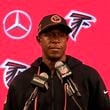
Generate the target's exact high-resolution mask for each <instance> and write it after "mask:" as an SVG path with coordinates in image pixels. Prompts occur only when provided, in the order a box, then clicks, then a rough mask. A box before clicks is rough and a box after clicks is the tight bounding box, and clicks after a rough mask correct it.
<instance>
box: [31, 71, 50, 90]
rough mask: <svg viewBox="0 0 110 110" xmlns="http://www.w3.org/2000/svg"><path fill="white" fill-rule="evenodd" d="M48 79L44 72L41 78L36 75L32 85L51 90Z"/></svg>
mask: <svg viewBox="0 0 110 110" xmlns="http://www.w3.org/2000/svg"><path fill="white" fill-rule="evenodd" d="M48 78H49V77H48V75H47V73H45V72H42V73H41V74H40V75H39V76H38V75H36V74H35V75H34V77H33V79H32V81H31V83H32V84H33V85H35V86H37V87H40V88H42V89H46V90H48V88H49V87H48V84H47V80H48Z"/></svg>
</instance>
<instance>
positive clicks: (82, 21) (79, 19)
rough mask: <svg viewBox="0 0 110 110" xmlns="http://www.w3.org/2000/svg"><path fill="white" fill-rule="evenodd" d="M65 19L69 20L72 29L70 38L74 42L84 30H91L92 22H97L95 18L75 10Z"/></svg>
mask: <svg viewBox="0 0 110 110" xmlns="http://www.w3.org/2000/svg"><path fill="white" fill-rule="evenodd" d="M65 19H69V26H70V27H71V28H72V32H71V33H70V37H71V39H72V40H74V41H76V38H77V36H78V34H79V32H80V30H81V29H82V28H89V27H91V24H90V22H96V18H95V17H94V16H92V15H90V14H87V13H82V12H78V11H73V10H72V11H70V12H69V13H68V14H67V15H66V17H65Z"/></svg>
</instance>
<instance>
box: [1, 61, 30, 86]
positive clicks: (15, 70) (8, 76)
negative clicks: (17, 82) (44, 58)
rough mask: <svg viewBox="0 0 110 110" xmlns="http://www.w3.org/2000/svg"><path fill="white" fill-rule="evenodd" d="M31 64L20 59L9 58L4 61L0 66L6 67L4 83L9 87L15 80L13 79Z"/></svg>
mask: <svg viewBox="0 0 110 110" xmlns="http://www.w3.org/2000/svg"><path fill="white" fill-rule="evenodd" d="M29 67H30V66H29V65H27V64H24V63H21V62H18V61H14V60H10V59H7V60H5V61H4V62H3V64H2V65H1V66H0V68H4V69H5V70H4V76H3V79H4V83H5V86H6V87H7V88H8V87H9V85H10V83H11V82H12V81H13V79H14V78H15V77H16V76H17V75H18V74H20V73H21V72H23V71H24V70H26V69H28V68H29Z"/></svg>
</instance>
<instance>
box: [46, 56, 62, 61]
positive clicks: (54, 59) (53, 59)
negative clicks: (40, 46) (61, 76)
mask: <svg viewBox="0 0 110 110" xmlns="http://www.w3.org/2000/svg"><path fill="white" fill-rule="evenodd" d="M60 58H61V56H60V55H51V56H49V57H48V59H49V60H51V61H58V60H60Z"/></svg>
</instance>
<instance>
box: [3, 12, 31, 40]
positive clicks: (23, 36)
mask: <svg viewBox="0 0 110 110" xmlns="http://www.w3.org/2000/svg"><path fill="white" fill-rule="evenodd" d="M14 13H15V14H16V17H15V23H14V24H13V25H11V26H10V27H9V28H6V25H5V24H6V21H7V19H8V17H9V16H10V15H12V14H14ZM19 14H23V15H25V16H26V17H27V19H28V21H29V23H30V25H29V26H28V28H26V27H25V26H23V25H22V24H20V15H19ZM16 27H18V28H20V29H22V30H24V31H26V33H25V34H24V35H21V36H19V37H16V36H13V35H11V34H10V33H9V32H8V31H10V30H12V29H14V28H16ZM3 29H4V32H5V34H6V35H7V36H8V37H10V38H12V39H16V40H18V39H23V38H25V37H26V36H27V35H28V34H29V33H30V31H31V29H32V20H31V18H30V16H29V14H27V13H26V12H24V11H22V10H13V11H11V12H9V13H8V14H7V15H6V16H5V18H4V19H3Z"/></svg>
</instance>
